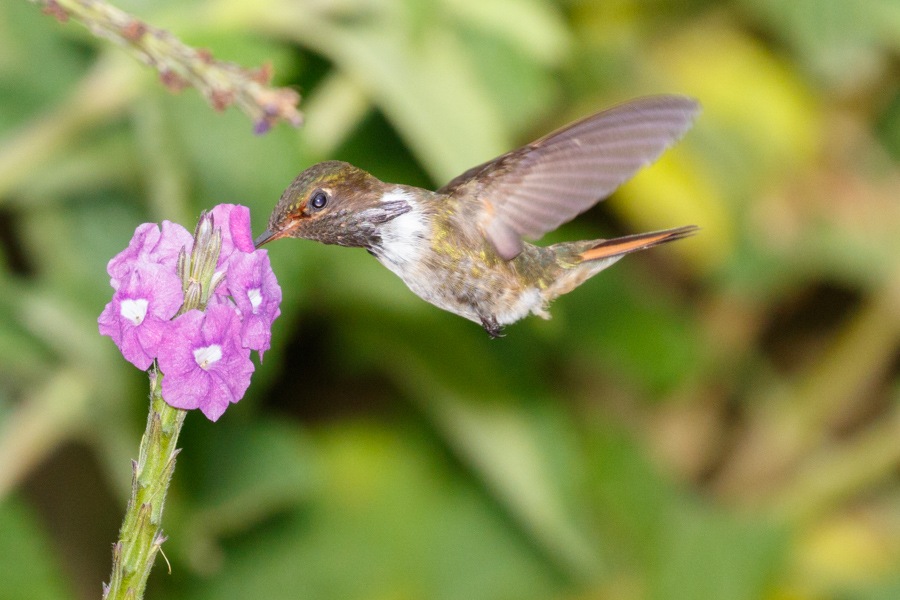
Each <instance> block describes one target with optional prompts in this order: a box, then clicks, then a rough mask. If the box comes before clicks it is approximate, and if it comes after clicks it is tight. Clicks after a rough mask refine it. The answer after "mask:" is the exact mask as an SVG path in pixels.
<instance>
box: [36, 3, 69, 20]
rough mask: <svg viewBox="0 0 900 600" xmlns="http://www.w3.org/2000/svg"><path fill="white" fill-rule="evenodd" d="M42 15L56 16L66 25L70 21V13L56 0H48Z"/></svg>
mask: <svg viewBox="0 0 900 600" xmlns="http://www.w3.org/2000/svg"><path fill="white" fill-rule="evenodd" d="M41 13H43V14H45V15H52V16H54V17H55V18H56V20H57V21H59V22H60V23H65V22H66V21H68V20H69V13H67V12H66V9H64V8H63V7H62V6H60V5H59V2H57V1H56V0H47V2H46V3H45V4H44V8H42V9H41Z"/></svg>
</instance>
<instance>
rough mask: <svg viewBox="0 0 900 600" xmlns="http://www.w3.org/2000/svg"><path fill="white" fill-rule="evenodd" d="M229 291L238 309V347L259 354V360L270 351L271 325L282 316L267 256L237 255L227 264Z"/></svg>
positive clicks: (275, 281) (260, 251) (258, 254)
mask: <svg viewBox="0 0 900 600" xmlns="http://www.w3.org/2000/svg"><path fill="white" fill-rule="evenodd" d="M225 284H226V285H227V286H228V292H229V293H230V294H231V297H232V298H234V301H235V303H236V304H237V306H238V308H239V309H240V310H241V318H242V319H243V325H242V327H241V344H242V345H243V346H244V347H245V348H250V349H251V350H257V351H259V360H260V361H262V356H263V353H264V352H265V351H266V350H268V349H269V348H270V342H271V339H272V322H273V321H275V319H277V318H278V315H280V314H281V310H280V309H279V308H278V305H279V304H281V287H280V286H279V285H278V280H277V279H276V278H275V273H274V272H273V271H272V266H271V264H270V263H269V253H268V252H267V251H265V250H257V251H255V252H253V253H252V254H244V253H238V254H235V255H234V256H232V257H231V259H230V260H229V261H228V274H227V275H226V276H225Z"/></svg>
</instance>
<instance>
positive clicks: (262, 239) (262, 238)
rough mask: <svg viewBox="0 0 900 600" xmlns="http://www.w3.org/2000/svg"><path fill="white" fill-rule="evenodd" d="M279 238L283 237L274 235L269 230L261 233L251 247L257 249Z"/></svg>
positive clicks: (278, 234)
mask: <svg viewBox="0 0 900 600" xmlns="http://www.w3.org/2000/svg"><path fill="white" fill-rule="evenodd" d="M280 237H284V236H283V234H281V233H275V232H273V231H272V230H271V229H266V230H265V231H263V232H262V233H261V234H259V236H257V238H256V239H255V240H253V245H254V246H255V247H257V248H259V247H260V246H262V245H263V244H265V243H268V242H271V241H272V240H277V239H278V238H280Z"/></svg>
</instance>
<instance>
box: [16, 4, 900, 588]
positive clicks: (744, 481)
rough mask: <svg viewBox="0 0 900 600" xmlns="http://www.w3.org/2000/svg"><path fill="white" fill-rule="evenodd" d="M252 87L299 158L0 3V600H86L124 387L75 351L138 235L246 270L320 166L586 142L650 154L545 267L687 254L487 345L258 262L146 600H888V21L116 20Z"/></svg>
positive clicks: (101, 555)
mask: <svg viewBox="0 0 900 600" xmlns="http://www.w3.org/2000/svg"><path fill="white" fill-rule="evenodd" d="M117 6H119V7H120V8H123V9H125V10H128V11H130V12H133V13H135V14H136V15H138V16H140V17H141V18H143V19H146V20H147V21H148V22H150V23H152V24H154V25H156V26H159V27H162V28H165V29H168V30H171V31H172V32H174V33H175V34H176V35H178V36H179V37H181V38H182V39H183V40H184V41H186V42H187V43H189V44H192V45H195V46H201V47H207V48H210V49H211V50H212V51H213V53H214V54H215V55H216V57H218V58H222V59H226V60H232V61H236V62H238V63H240V64H242V65H244V66H247V67H251V66H255V65H258V64H261V63H263V62H265V61H271V62H272V64H273V66H274V68H275V74H276V79H275V83H276V84H277V85H285V86H291V87H294V88H295V89H297V90H298V91H300V92H301V93H302V94H303V101H302V104H301V110H302V111H303V112H304V114H305V116H306V122H307V124H306V126H305V127H304V128H302V129H300V130H294V129H291V128H290V127H288V126H286V125H279V126H277V127H276V128H274V129H273V130H272V131H271V132H270V133H268V134H267V135H265V136H254V135H253V133H252V130H253V124H252V123H251V122H250V121H249V120H248V119H247V118H246V117H245V116H244V115H243V114H241V113H240V112H238V111H237V110H235V109H230V110H229V111H227V112H226V113H224V114H219V113H216V112H214V111H213V110H211V109H210V108H209V107H208V106H207V104H206V103H205V102H204V101H203V99H202V98H201V97H200V96H199V94H197V93H196V91H194V90H185V91H184V92H183V93H181V94H179V95H172V94H170V93H169V92H167V91H166V89H165V88H164V87H163V86H162V85H160V84H159V82H158V80H157V79H156V75H155V73H154V72H153V71H151V70H149V69H146V68H144V67H142V66H141V65H139V64H138V63H137V62H136V61H135V60H134V59H133V58H132V57H131V56H129V55H128V54H127V53H126V52H125V51H123V50H122V49H121V48H118V47H115V46H113V45H112V44H109V43H108V42H104V41H100V40H98V39H96V38H94V37H92V36H91V35H90V34H89V33H88V32H87V30H85V29H84V28H83V27H81V26H80V25H79V24H78V23H74V22H69V23H64V24H62V23H58V22H56V20H54V19H53V18H51V17H47V16H42V15H41V13H40V7H39V6H38V5H35V4H32V3H29V2H25V1H24V0H9V1H5V2H3V3H0V307H2V308H0V598H3V599H9V600H18V599H29V600H30V599H35V600H37V599H44V598H48V599H49V598H54V599H64V600H67V599H73V600H74V599H81V598H85V599H87V598H97V597H99V595H100V591H101V589H100V584H101V582H102V581H106V580H107V578H108V576H109V569H110V548H111V544H112V543H113V541H114V540H115V538H116V533H117V530H118V526H119V524H120V520H121V517H122V514H123V512H124V508H125V502H126V499H127V495H128V490H129V486H130V473H131V471H130V462H129V461H130V459H131V458H135V457H136V454H137V447H138V442H139V439H140V435H141V432H142V430H143V426H144V420H145V418H146V412H147V381H146V377H145V376H144V374H143V373H140V372H138V371H137V370H136V369H134V368H133V367H132V366H131V365H130V364H128V363H126V362H125V360H124V359H122V357H121V356H120V355H119V354H118V352H117V351H116V348H115V346H114V345H113V343H112V342H111V341H110V340H109V339H108V338H102V337H100V336H99V335H98V333H97V325H96V318H97V315H98V314H99V313H100V311H101V310H102V308H103V306H104V304H105V303H106V302H108V301H109V298H110V296H111V293H112V290H111V289H110V288H109V283H108V277H107V275H106V272H105V265H106V262H107V261H108V260H109V258H110V257H112V256H113V255H114V254H116V253H117V252H118V251H119V250H120V249H122V248H123V247H124V246H125V245H126V243H127V242H128V240H129V239H130V237H131V235H132V232H133V230H134V228H135V226H137V225H138V224H139V223H142V222H146V221H156V222H159V221H161V220H163V219H169V220H172V221H177V222H180V223H182V224H184V225H185V226H187V227H188V228H192V227H193V225H194V223H196V219H197V217H198V215H199V213H200V211H201V210H204V209H208V208H210V207H212V206H213V205H215V204H218V203H223V202H232V203H240V204H244V205H247V206H249V207H250V208H251V211H252V216H253V224H254V231H256V232H258V231H260V230H261V229H262V228H263V226H264V224H265V222H266V220H267V217H268V213H269V211H270V210H271V208H272V207H273V206H274V203H275V202H276V200H277V199H278V197H279V196H280V194H281V191H282V190H283V189H284V188H285V187H286V186H287V184H288V183H289V182H290V180H291V179H292V178H293V177H294V176H295V175H296V174H297V173H298V172H299V171H301V170H302V169H304V168H306V167H307V166H309V165H311V164H313V163H314V162H317V161H319V160H324V159H342V160H347V161H350V162H353V163H354V164H356V165H358V166H360V167H362V168H364V169H366V170H369V171H370V172H372V173H373V174H374V175H376V176H377V177H379V178H381V179H383V180H386V181H393V182H399V183H406V184H413V185H421V186H431V187H436V186H439V185H442V184H443V183H445V182H446V181H448V180H449V179H450V178H451V177H453V176H455V175H457V174H458V173H460V172H462V171H463V170H465V169H466V168H468V167H470V166H473V165H475V164H477V163H479V162H481V161H484V160H486V159H489V158H492V157H493V156H496V155H498V154H500V153H502V152H505V151H507V150H510V149H512V148H514V147H516V146H518V145H521V144H523V143H526V142H529V141H531V140H533V139H535V138H537V137H539V136H540V135H543V134H544V133H546V132H548V131H550V130H552V129H553V128H555V127H558V126H560V125H563V124H565V123H567V122H568V121H571V120H574V119H575V118H578V117H580V116H583V115H586V114H589V113H591V112H594V111H596V110H598V109H600V108H603V107H605V106H608V105H611V104H614V103H616V102H620V101H624V100H627V99H629V98H632V97H636V96H639V95H643V94H650V93H667V92H672V93H684V94H690V95H692V96H695V97H697V98H698V99H700V101H701V102H702V103H703V105H704V107H705V111H704V113H703V115H702V117H701V118H700V120H699V122H698V123H697V125H696V126H695V128H694V129H693V131H691V132H690V133H689V134H688V136H687V137H686V139H685V140H684V141H683V142H682V143H680V144H679V145H678V146H677V147H675V148H674V149H673V150H671V151H669V152H668V153H667V154H666V155H665V156H664V158H663V159H662V160H661V161H659V163H658V164H656V165H655V166H653V167H652V168H650V169H647V170H645V171H644V172H642V173H641V174H639V175H638V176H637V177H636V178H635V179H634V180H633V181H632V182H630V183H628V184H627V185H625V186H624V187H623V188H622V189H621V190H620V191H618V192H617V193H616V194H615V195H614V196H613V197H612V198H611V199H610V200H609V201H607V202H605V203H602V204H601V205H599V206H598V207H596V208H594V209H592V210H591V211H589V212H588V213H586V214H585V215H583V216H582V217H580V218H578V219H577V220H576V221H575V222H573V223H570V224H568V225H566V226H564V227H562V228H561V229H560V230H559V231H557V232H555V233H554V234H552V235H549V236H547V238H546V240H545V241H546V242H548V243H549V242H553V241H559V240H566V239H578V238H596V237H611V236H614V235H622V234H627V233H634V232H640V231H645V230H652V229H662V228H667V227H676V226H680V225H686V224H691V223H695V224H697V225H700V226H701V227H703V232H702V233H701V234H700V235H698V236H696V237H694V238H692V239H690V240H687V241H683V242H678V243H677V244H672V245H667V246H665V247H661V248H657V249H654V250H650V251H648V252H645V253H641V254H639V255H634V256H630V257H628V258H627V259H626V260H624V261H622V262H621V263H619V264H617V265H615V266H614V267H613V268H611V269H609V270H608V271H606V272H604V273H603V274H601V275H600V276H598V277H596V278H595V279H593V280H591V281H590V282H588V283H587V284H585V285H584V286H582V287H581V288H579V289H578V290H577V291H576V292H574V293H572V294H570V295H569V296H566V297H563V298H561V299H559V300H558V301H557V302H556V303H555V304H554V306H553V308H552V313H553V316H554V318H553V319H552V320H550V321H543V320H540V319H537V318H534V317H532V318H529V319H527V320H525V321H523V322H521V323H519V324H516V325H514V326H511V327H509V328H507V334H508V335H507V337H505V338H503V339H501V340H490V339H488V336H487V335H486V334H485V333H484V331H482V329H481V328H480V327H479V326H477V325H476V324H473V323H470V322H468V321H465V320H463V319H460V318H458V317H455V316H453V315H450V314H449V313H444V312H442V311H440V310H438V309H436V308H434V307H432V306H430V305H428V304H426V303H424V302H422V301H421V300H419V299H418V298H416V297H415V296H414V295H413V294H412V293H411V292H409V291H408V290H407V289H406V288H405V287H404V285H403V284H402V283H401V282H400V281H399V279H397V278H395V277H394V276H393V275H392V274H391V273H389V272H388V271H387V270H386V269H384V268H383V267H381V266H380V265H379V264H377V262H376V261H375V260H374V259H373V258H372V257H370V256H368V255H367V254H366V253H365V252H364V251H362V250H350V249H345V248H338V247H326V246H322V245H317V244H314V243H311V242H301V241H296V240H286V241H280V242H276V243H274V244H272V245H271V246H269V253H270V256H271V258H272V262H273V265H274V268H275V271H276V273H277V275H278V277H279V280H280V283H281V285H282V288H283V290H284V296H285V300H284V304H283V305H282V310H283V314H282V316H281V318H280V319H279V320H278V321H277V323H276V329H275V333H274V336H273V344H274V348H273V350H272V351H270V352H268V353H266V356H265V362H264V364H262V365H259V368H258V370H257V372H256V374H255V375H254V379H253V383H252V385H251V388H250V390H249V392H248V394H247V396H246V398H245V399H244V400H243V401H242V402H241V403H240V404H239V405H236V406H233V407H232V408H230V409H229V410H228V412H227V413H226V414H225V416H224V417H223V418H222V419H221V420H220V421H219V422H218V423H215V424H212V423H210V422H208V421H207V420H206V419H205V418H203V416H202V415H200V414H199V413H196V414H193V413H192V414H190V415H189V416H188V419H187V422H186V425H185V427H184V431H183V434H182V445H183V447H184V451H183V452H182V454H181V455H180V456H179V463H178V469H177V470H176V472H175V477H174V481H173V487H172V490H171V493H170V497H169V500H168V503H167V506H166V514H165V518H164V528H165V531H166V533H167V534H168V535H169V541H168V542H167V543H166V544H165V546H164V550H165V552H166V555H167V557H168V560H169V562H170V563H171V574H169V573H168V572H167V568H166V565H165V561H163V560H162V559H161V557H158V559H157V563H156V568H155V570H154V573H153V575H152V577H151V580H150V585H149V589H148V594H147V597H148V598H154V599H164V598H165V599H182V598H184V599H187V598H191V599H213V598H215V599H218V600H227V599H230V598H269V599H281V598H285V599H288V598H289V599H294V598H315V599H334V600H343V599H347V600H350V599H363V598H365V599H383V600H404V599H424V598H433V599H440V600H480V599H485V600H488V599H490V600H500V599H520V600H521V599H524V600H527V599H547V598H550V599H572V600H575V599H587V598H592V599H610V600H630V599H649V600H706V599H709V600H731V599H734V600H743V599H746V600H751V599H757V598H761V599H769V600H820V599H821V600H824V599H835V600H838V599H840V600H844V599H847V600H876V599H885V600H887V599H893V598H898V597H900V469H898V467H900V406H898V401H900V386H898V382H900V360H898V359H900V352H898V350H900V235H898V233H900V169H898V163H897V159H898V157H900V3H898V2H896V0H865V1H860V0H829V1H820V0H792V1H791V2H785V1H782V0H733V1H730V2H715V1H710V0H689V1H685V0H677V1H676V0H672V1H666V0H642V1H638V0H609V1H600V0H598V1H596V2H588V1H581V2H579V1H575V0H569V1H564V0H560V1H558V2H554V1H551V0H427V1H424V0H394V1H391V0H336V1H333V2H329V1H325V0H252V1H251V0H205V1H199V0H198V1H193V0H160V1H158V2H152V3H150V2H145V1H143V0H121V1H118V2H117Z"/></svg>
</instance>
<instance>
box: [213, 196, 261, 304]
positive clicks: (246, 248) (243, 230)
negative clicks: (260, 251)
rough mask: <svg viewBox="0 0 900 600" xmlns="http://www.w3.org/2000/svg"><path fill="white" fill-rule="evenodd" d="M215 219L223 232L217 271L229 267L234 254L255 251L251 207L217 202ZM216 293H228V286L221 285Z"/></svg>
mask: <svg viewBox="0 0 900 600" xmlns="http://www.w3.org/2000/svg"><path fill="white" fill-rule="evenodd" d="M212 216H213V221H214V224H215V226H216V227H218V228H219V230H220V231H221V233H222V249H221V250H220V251H219V260H218V262H217V263H216V272H217V273H220V272H222V271H224V270H225V269H227V267H228V261H229V260H230V259H231V257H232V256H237V255H240V253H242V252H253V251H254V250H256V247H255V246H254V245H253V232H252V231H251V230H250V209H249V208H247V207H246V206H241V205H240V204H217V205H216V206H215V207H214V208H213V209H212ZM216 293H218V294H223V295H227V294H228V291H227V290H226V286H224V285H223V286H219V287H218V288H217V289H216Z"/></svg>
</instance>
